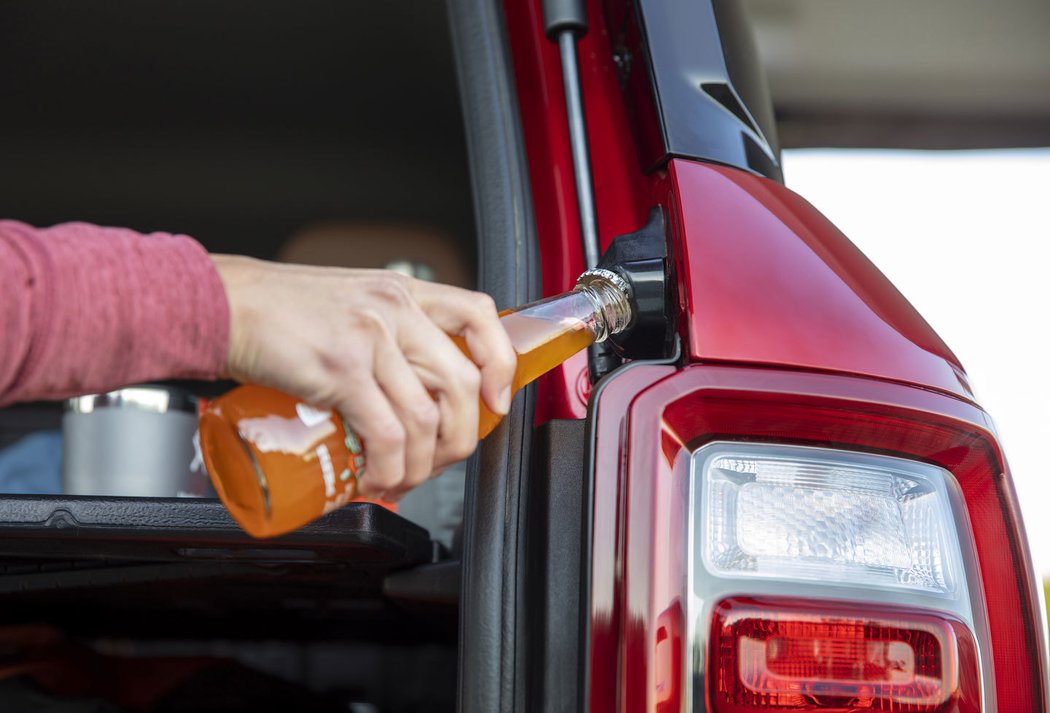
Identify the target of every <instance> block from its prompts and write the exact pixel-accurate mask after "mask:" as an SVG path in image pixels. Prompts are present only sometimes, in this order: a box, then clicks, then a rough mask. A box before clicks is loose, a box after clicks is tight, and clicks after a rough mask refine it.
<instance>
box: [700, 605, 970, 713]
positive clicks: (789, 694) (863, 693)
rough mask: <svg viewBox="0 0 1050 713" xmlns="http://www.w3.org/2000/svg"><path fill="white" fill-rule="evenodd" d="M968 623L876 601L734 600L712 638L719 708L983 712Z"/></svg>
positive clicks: (743, 711)
mask: <svg viewBox="0 0 1050 713" xmlns="http://www.w3.org/2000/svg"><path fill="white" fill-rule="evenodd" d="M974 651H975V649H974V644H973V637H972V635H971V633H970V631H969V629H968V628H967V627H966V626H965V625H963V624H962V623H961V622H958V621H955V620H952V619H948V618H945V617H943V616H932V615H924V614H922V613H917V612H914V611H909V610H903V609H889V608H884V607H879V606H876V605H872V606H864V607H863V608H859V607H853V608H850V607H844V606H843V605H842V603H840V602H834V601H813V600H807V601H801V602H787V601H782V600H775V599H774V600H766V601H763V600H755V599H744V598H735V599H734V598H730V599H726V600H724V601H722V602H721V603H720V604H719V605H718V607H717V608H716V609H715V612H714V616H713V619H712V629H711V637H710V652H711V653H710V660H711V662H712V671H711V676H710V681H709V684H710V689H709V690H710V691H711V701H710V706H709V708H710V710H711V711H713V713H748V712H753V711H805V710H820V711H829V712H834V711H838V712H841V713H847V712H849V711H858V710H865V711H887V712H888V711H894V712H895V713H905V712H906V713H940V712H942V711H944V712H947V711H951V712H952V713H979V711H980V703H979V700H980V699H979V695H980V693H979V690H980V689H979V684H978V681H979V671H978V667H977V660H976V657H975V655H974Z"/></svg>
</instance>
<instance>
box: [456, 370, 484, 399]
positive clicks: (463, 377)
mask: <svg viewBox="0 0 1050 713" xmlns="http://www.w3.org/2000/svg"><path fill="white" fill-rule="evenodd" d="M456 378H457V379H458V380H459V383H460V384H461V385H462V386H463V388H465V389H467V390H469V391H470V392H472V393H473V392H476V391H480V390H481V372H480V371H479V370H478V368H477V367H476V366H474V365H472V364H469V363H467V364H464V365H463V366H462V368H460V369H459V373H458V374H457V377H456Z"/></svg>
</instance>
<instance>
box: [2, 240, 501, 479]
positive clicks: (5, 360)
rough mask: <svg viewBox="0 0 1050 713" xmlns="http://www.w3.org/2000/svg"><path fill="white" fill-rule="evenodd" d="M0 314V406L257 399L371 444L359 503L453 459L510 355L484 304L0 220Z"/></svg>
mask: <svg viewBox="0 0 1050 713" xmlns="http://www.w3.org/2000/svg"><path fill="white" fill-rule="evenodd" d="M0 314H2V317H0V318H2V319H3V329H4V331H3V342H2V343H0V405H3V404H9V403H13V402H15V401H26V400H34V399H57V398H62V397H65V396H70V395H73V394H78V393H92V392H99V391H105V390H108V389H112V388H116V387H119V386H123V385H127V384H132V383H140V382H143V381H150V380H160V379H172V378H200V379H210V378H215V377H218V376H220V375H226V376H230V377H232V378H235V379H237V380H240V381H245V382H251V383H256V384H260V385H265V386H272V387H275V388H278V389H282V390H284V391H286V392H288V393H290V394H294V395H296V396H299V397H300V398H303V399H304V400H306V401H309V402H310V403H313V404H315V405H318V406H326V407H329V408H334V409H337V410H338V411H340V412H341V413H342V415H343V417H344V418H346V419H347V421H348V422H349V423H350V425H351V426H353V427H354V428H355V429H356V430H357V431H358V432H359V433H360V434H361V435H362V437H363V438H364V439H365V440H366V441H368V442H369V443H370V444H371V447H370V448H369V465H368V469H367V475H366V477H365V478H364V479H363V480H362V482H361V485H360V492H361V493H362V494H364V495H372V496H378V495H383V496H384V497H386V498H397V497H399V496H400V495H402V494H404V492H406V491H407V490H408V489H410V488H411V487H413V486H415V485H417V484H419V483H420V482H422V481H423V480H425V479H426V478H427V477H429V476H430V475H431V474H432V473H433V472H435V471H436V470H439V469H441V468H442V467H444V466H446V465H448V464H449V463H452V462H454V461H456V460H459V459H462V458H464V457H466V456H467V455H469V454H470V452H471V451H473V449H474V447H475V445H476V444H477V424H478V399H479V397H481V398H484V399H485V402H486V404H487V405H488V406H489V408H491V409H492V410H493V411H495V412H497V413H506V412H507V410H508V409H509V407H510V383H511V379H512V377H513V374H514V368H515V355H514V350H513V348H512V347H511V345H510V340H509V339H508V337H507V335H506V332H504V331H503V329H502V327H501V326H500V324H499V321H498V318H497V315H496V310H495V306H494V305H493V303H492V300H491V299H490V298H489V297H487V296H486V295H483V294H480V293H476V292H470V291H468V290H462V289H459V288H455V287H450V286H447V285H438V284H432V283H427V282H422V281H419V280H414V279H412V278H406V277H404V276H401V275H397V274H395V273H390V272H386V271H379V270H345V269H339V268H319V267H304V266H296V265H279V264H275V263H269V262H265V261H261V260H253V259H249V258H243V257H235V256H223V255H216V256H209V255H208V254H207V253H206V252H205V251H204V249H203V248H202V247H201V246H200V245H199V244H197V243H196V242H195V241H193V240H192V239H190V238H188V237H185V236H173V235H168V234H164V233H154V234H152V235H148V236H142V235H139V234H138V233H135V232H133V231H130V230H123V229H117V228H99V227H96V226H91V225H86V224H81V223H75V224H67V225H60V226H55V227H53V228H45V229H35V228H31V227H29V226H27V225H24V224H21V223H16V222H12V221H0ZM448 335H457V336H461V337H463V338H464V339H465V340H466V343H467V345H468V347H469V349H470V352H471V357H472V359H473V360H474V361H473V362H471V360H469V359H467V358H466V357H465V356H464V355H463V354H462V353H461V352H460V351H459V350H458V349H457V348H456V347H455V345H454V344H453V343H452V341H451V340H450V339H449V338H448Z"/></svg>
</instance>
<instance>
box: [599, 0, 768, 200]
mask: <svg viewBox="0 0 1050 713" xmlns="http://www.w3.org/2000/svg"><path fill="white" fill-rule="evenodd" d="M606 14H607V22H608V24H609V28H610V33H611V35H612V42H613V48H614V50H613V51H614V59H615V60H616V63H617V65H618V67H619V68H620V79H621V84H622V86H623V88H624V92H625V97H626V101H627V105H628V116H629V117H630V118H631V121H632V126H633V128H634V132H635V135H636V141H637V143H638V145H639V149H640V152H641V154H642V161H643V164H644V165H645V167H646V169H648V170H654V169H656V168H659V167H660V166H662V165H663V164H665V163H666V162H667V161H668V160H669V159H670V158H672V157H683V158H689V159H695V160H701V161H709V162H713V163H720V164H724V165H727V166H733V167H736V168H741V169H744V170H747V171H750V172H752V173H757V174H759V175H762V176H766V177H767V178H772V179H774V180H776V181H781V182H782V181H783V174H782V170H781V166H780V148H779V145H778V140H777V132H776V125H775V122H774V115H773V104H772V101H771V99H770V96H769V89H768V85H767V83H766V79H765V75H764V72H763V70H762V66H761V63H760V61H759V58H758V54H757V51H756V48H755V44H754V40H753V38H752V36H751V27H750V24H749V22H748V18H747V15H746V12H745V10H744V9H743V7H742V5H741V3H740V2H739V0H606Z"/></svg>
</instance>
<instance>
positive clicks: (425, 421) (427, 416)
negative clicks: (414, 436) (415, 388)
mask: <svg viewBox="0 0 1050 713" xmlns="http://www.w3.org/2000/svg"><path fill="white" fill-rule="evenodd" d="M440 419H441V413H440V411H438V407H437V404H435V403H434V402H433V401H432V400H430V399H421V400H420V401H419V403H416V404H414V405H413V406H412V420H413V421H415V423H416V424H417V425H419V426H422V427H423V428H425V429H426V430H428V431H432V430H435V429H437V426H438V422H439V421H440Z"/></svg>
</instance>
